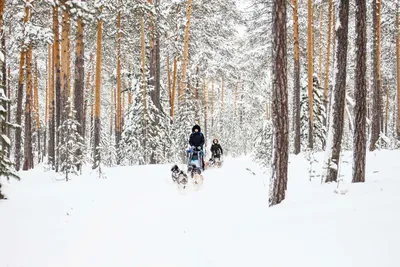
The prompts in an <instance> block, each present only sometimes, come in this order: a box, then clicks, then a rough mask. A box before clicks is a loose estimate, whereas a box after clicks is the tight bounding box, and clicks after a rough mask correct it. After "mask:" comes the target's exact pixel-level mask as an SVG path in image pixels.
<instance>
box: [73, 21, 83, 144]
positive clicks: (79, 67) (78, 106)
mask: <svg viewBox="0 0 400 267" xmlns="http://www.w3.org/2000/svg"><path fill="white" fill-rule="evenodd" d="M77 25H78V28H77V33H76V59H75V84H74V108H75V111H76V115H75V116H76V121H77V122H78V123H79V127H78V133H79V135H80V136H82V138H84V137H85V136H84V129H83V125H84V122H83V121H84V100H85V46H84V43H83V27H84V24H83V18H82V17H79V18H78V22H77Z"/></svg>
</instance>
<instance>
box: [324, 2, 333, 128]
mask: <svg viewBox="0 0 400 267" xmlns="http://www.w3.org/2000/svg"><path fill="white" fill-rule="evenodd" d="M332 9H333V0H329V8H328V13H329V14H328V47H327V51H326V64H325V84H324V106H325V112H327V111H328V88H329V67H330V63H331V59H330V58H331V32H332ZM324 125H325V126H327V119H325V121H324Z"/></svg>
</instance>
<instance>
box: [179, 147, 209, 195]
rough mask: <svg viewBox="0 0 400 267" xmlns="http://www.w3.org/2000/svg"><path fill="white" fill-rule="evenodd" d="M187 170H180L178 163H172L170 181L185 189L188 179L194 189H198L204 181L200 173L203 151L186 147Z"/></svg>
mask: <svg viewBox="0 0 400 267" xmlns="http://www.w3.org/2000/svg"><path fill="white" fill-rule="evenodd" d="M186 152H187V171H186V172H184V171H183V170H181V169H180V168H179V167H178V165H174V166H173V167H172V169H171V172H172V181H173V182H174V183H175V184H177V185H178V187H179V188H182V189H186V188H187V187H188V182H189V180H190V181H191V182H192V185H193V187H194V188H195V189H200V188H201V187H202V185H203V182H204V177H203V174H202V170H203V162H204V161H203V151H199V150H195V149H192V148H190V149H188V150H187V151H186Z"/></svg>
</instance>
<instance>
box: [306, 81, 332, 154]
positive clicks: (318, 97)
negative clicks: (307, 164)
mask: <svg viewBox="0 0 400 267" xmlns="http://www.w3.org/2000/svg"><path fill="white" fill-rule="evenodd" d="M307 89H308V84H307V80H306V79H303V82H302V90H301V102H300V108H301V117H300V121H301V137H302V141H303V147H304V148H307V147H308V146H309V143H308V142H309V140H310V139H309V137H308V134H309V133H310V131H309V129H308V128H309V127H310V125H312V126H313V130H312V131H311V132H312V133H313V135H314V138H312V139H313V145H312V147H313V149H315V150H316V151H322V150H323V149H325V144H326V127H325V126H324V121H325V120H326V114H325V106H324V100H323V97H324V96H323V88H322V87H320V83H319V80H318V77H317V76H316V75H315V74H314V80H313V114H314V116H313V122H312V123H311V124H310V123H309V121H310V117H309V114H310V113H309V100H308V93H307Z"/></svg>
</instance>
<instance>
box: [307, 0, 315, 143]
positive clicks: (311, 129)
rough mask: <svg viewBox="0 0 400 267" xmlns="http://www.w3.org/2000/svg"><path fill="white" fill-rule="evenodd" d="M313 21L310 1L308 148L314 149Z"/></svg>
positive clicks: (309, 0) (309, 2)
mask: <svg viewBox="0 0 400 267" xmlns="http://www.w3.org/2000/svg"><path fill="white" fill-rule="evenodd" d="M313 19H314V11H313V1H312V0H308V29H307V32H308V38H307V47H308V48H307V50H308V71H307V73H308V107H309V118H310V120H309V127H308V147H309V148H310V149H313V147H314V141H313V128H314V126H313V125H314V123H313V122H314V113H313V102H314V101H313V89H314V88H313V84H314V83H313V75H314V65H313V64H314V62H313V54H314V45H313V43H314V40H313Z"/></svg>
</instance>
